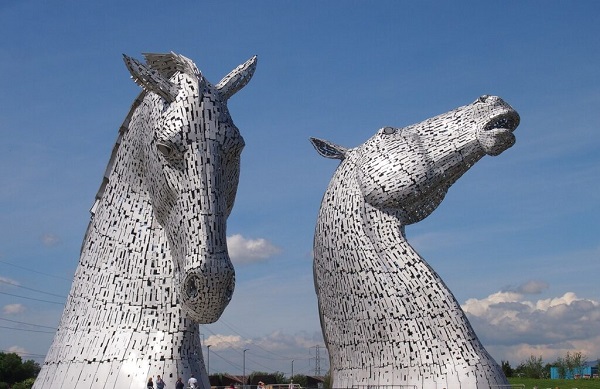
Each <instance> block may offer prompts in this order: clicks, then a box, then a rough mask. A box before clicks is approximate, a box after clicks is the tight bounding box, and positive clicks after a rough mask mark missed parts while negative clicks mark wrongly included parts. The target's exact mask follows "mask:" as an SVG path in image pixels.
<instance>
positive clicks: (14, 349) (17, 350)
mask: <svg viewBox="0 0 600 389" xmlns="http://www.w3.org/2000/svg"><path fill="white" fill-rule="evenodd" d="M8 352H9V353H15V354H19V355H20V356H21V357H23V355H24V354H28V353H27V350H25V349H24V348H23V347H21V346H11V347H9V348H8Z"/></svg>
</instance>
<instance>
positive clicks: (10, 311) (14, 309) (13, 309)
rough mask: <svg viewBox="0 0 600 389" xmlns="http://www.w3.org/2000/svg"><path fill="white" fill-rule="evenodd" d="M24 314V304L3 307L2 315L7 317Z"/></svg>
mask: <svg viewBox="0 0 600 389" xmlns="http://www.w3.org/2000/svg"><path fill="white" fill-rule="evenodd" d="M22 312H25V306H24V305H23V304H8V305H5V306H4V307H2V313H4V314H5V315H14V314H17V313H22Z"/></svg>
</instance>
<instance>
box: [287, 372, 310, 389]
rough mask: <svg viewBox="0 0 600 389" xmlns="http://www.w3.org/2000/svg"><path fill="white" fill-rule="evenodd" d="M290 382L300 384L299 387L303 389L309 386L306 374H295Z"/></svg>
mask: <svg viewBox="0 0 600 389" xmlns="http://www.w3.org/2000/svg"><path fill="white" fill-rule="evenodd" d="M290 380H291V381H292V382H293V383H294V384H298V385H300V386H302V387H303V388H306V385H307V384H308V380H307V379H306V375H304V374H295V375H293V376H292V377H290Z"/></svg>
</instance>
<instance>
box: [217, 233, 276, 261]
mask: <svg viewBox="0 0 600 389" xmlns="http://www.w3.org/2000/svg"><path fill="white" fill-rule="evenodd" d="M227 249H228V250H229V256H230V257H231V261H232V262H234V263H252V262H262V261H265V260H266V259H268V258H269V257H271V256H273V255H275V254H278V253H279V252H281V250H280V249H279V248H278V247H277V246H275V245H273V244H272V243H270V242H269V241H268V240H266V239H263V238H259V239H247V238H244V237H243V236H242V235H240V234H235V235H232V236H228V237H227Z"/></svg>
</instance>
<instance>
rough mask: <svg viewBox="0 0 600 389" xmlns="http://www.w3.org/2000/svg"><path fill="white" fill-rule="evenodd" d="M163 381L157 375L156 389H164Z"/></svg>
mask: <svg viewBox="0 0 600 389" xmlns="http://www.w3.org/2000/svg"><path fill="white" fill-rule="evenodd" d="M164 387H165V381H163V380H162V378H160V376H159V375H157V376H156V389H164Z"/></svg>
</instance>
